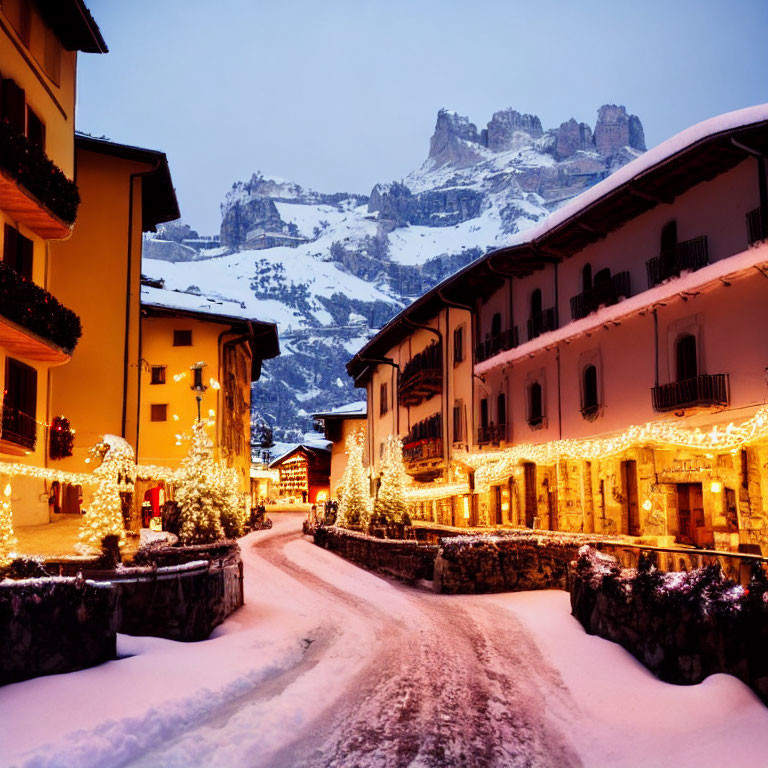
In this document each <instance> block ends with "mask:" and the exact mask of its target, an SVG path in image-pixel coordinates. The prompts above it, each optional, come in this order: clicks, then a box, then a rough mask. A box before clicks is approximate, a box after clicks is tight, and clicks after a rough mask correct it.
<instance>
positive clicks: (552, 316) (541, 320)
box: [528, 307, 557, 341]
mask: <svg viewBox="0 0 768 768" xmlns="http://www.w3.org/2000/svg"><path fill="white" fill-rule="evenodd" d="M556 329H557V312H556V311H555V308H554V307H550V308H549V309H545V310H544V311H543V312H540V313H539V314H538V315H533V317H531V319H530V320H528V341H530V340H531V339H535V338H536V337H537V336H541V334H542V333H547V332H548V331H554V330H556Z"/></svg>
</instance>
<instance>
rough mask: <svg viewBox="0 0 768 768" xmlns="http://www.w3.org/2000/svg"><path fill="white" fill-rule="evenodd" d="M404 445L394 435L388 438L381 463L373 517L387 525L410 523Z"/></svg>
mask: <svg viewBox="0 0 768 768" xmlns="http://www.w3.org/2000/svg"><path fill="white" fill-rule="evenodd" d="M406 477H407V475H406V473H405V464H404V463H403V444H402V443H401V442H400V440H398V439H397V437H395V436H394V435H389V437H387V442H386V443H385V445H384V456H383V457H382V461H381V485H380V486H379V495H378V496H377V497H376V501H375V502H374V504H373V516H374V518H376V519H377V520H381V522H383V523H385V524H386V525H391V524H392V523H403V522H406V521H407V522H410V518H409V517H408V507H407V504H406V502H405V485H406Z"/></svg>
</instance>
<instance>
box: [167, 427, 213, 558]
mask: <svg viewBox="0 0 768 768" xmlns="http://www.w3.org/2000/svg"><path fill="white" fill-rule="evenodd" d="M206 425H207V422H206V421H198V422H196V423H195V424H194V425H193V427H192V439H191V443H190V447H189V453H188V454H187V456H186V457H185V458H184V460H183V461H182V462H181V465H180V466H179V471H178V474H177V488H176V501H177V502H178V505H179V522H180V523H181V528H180V531H179V536H180V538H181V540H182V542H183V543H184V544H207V543H209V542H212V541H217V540H218V539H221V538H223V536H224V530H223V529H222V527H221V509H222V507H223V506H224V504H225V499H224V497H225V492H224V484H223V483H221V482H217V478H218V473H219V468H218V467H217V466H216V463H215V462H214V460H213V441H212V440H211V438H210V437H208V435H207V433H206V431H205V429H206Z"/></svg>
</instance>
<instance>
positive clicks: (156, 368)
mask: <svg viewBox="0 0 768 768" xmlns="http://www.w3.org/2000/svg"><path fill="white" fill-rule="evenodd" d="M150 376H151V378H150V380H149V383H150V384H165V366H164V365H153V366H152V368H151V371H150Z"/></svg>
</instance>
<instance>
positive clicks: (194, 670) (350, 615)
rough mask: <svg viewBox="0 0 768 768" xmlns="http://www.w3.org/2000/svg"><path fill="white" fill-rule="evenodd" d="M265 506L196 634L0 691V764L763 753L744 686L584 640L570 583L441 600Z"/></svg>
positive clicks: (386, 761) (357, 762) (670, 761)
mask: <svg viewBox="0 0 768 768" xmlns="http://www.w3.org/2000/svg"><path fill="white" fill-rule="evenodd" d="M274 519H275V525H274V528H273V529H272V530H270V531H260V532H256V533H253V534H250V535H248V536H247V537H245V538H244V539H242V540H241V546H242V548H243V558H244V563H245V585H246V605H245V606H244V607H243V608H241V609H240V610H239V611H237V612H236V613H235V614H233V615H232V616H231V617H230V618H229V619H228V620H227V621H226V622H225V623H224V624H223V625H222V626H221V627H219V628H218V629H217V630H216V631H215V632H214V635H213V636H212V638H211V639H210V640H208V641H205V642H201V643H176V642H172V641H169V640H162V639H159V638H133V637H128V636H124V635H121V636H119V641H118V651H119V654H120V656H121V658H120V659H118V660H116V661H113V662H109V663H107V664H104V665H102V666H100V667H96V668H93V669H90V670H84V671H82V672H75V673H71V674H68V675H58V676H50V677H44V678H38V679H36V680H31V681H27V682H24V683H19V684H16V685H9V686H6V687H4V688H3V689H2V690H0V743H2V744H3V747H4V748H3V753H2V758H0V763H2V765H4V766H5V765H13V766H36V768H43V767H44V766H48V767H51V768H52V767H53V766H62V767H63V766H67V768H77V767H80V766H82V767H83V768H85V767H86V766H90V767H93V768H95V767H96V766H99V768H107V767H109V766H126V765H130V766H135V767H143V768H149V767H150V766H193V765H194V766H196V765H205V766H213V767H216V766H222V767H223V766H271V767H273V768H278V767H281V768H282V767H288V766H366V767H368V766H371V767H373V766H533V767H535V766H558V768H559V767H560V766H577V765H585V766H617V767H619V766H626V767H627V768H630V767H631V766H637V765H639V764H642V765H643V766H646V767H649V766H667V765H676V766H687V765H699V766H707V765H714V764H716V762H717V759H716V758H717V757H718V756H725V755H726V754H728V755H729V756H730V758H731V759H732V760H733V761H734V764H741V765H748V764H751V765H757V764H759V763H760V759H761V758H760V756H761V755H764V754H765V753H766V750H768V712H767V711H766V709H765V707H764V706H763V705H762V704H761V703H760V702H759V701H758V699H757V698H756V696H755V695H754V694H753V693H752V692H751V691H750V690H749V689H748V688H747V687H746V686H744V685H743V684H742V683H740V682H739V681H737V680H735V679H733V678H731V677H728V676H726V675H715V676H712V677H710V678H709V679H707V680H706V681H705V682H704V683H703V684H701V685H699V686H690V687H681V686H672V685H667V684H664V683H661V682H659V681H658V680H657V679H656V678H654V677H653V676H652V675H651V674H650V673H648V672H647V671H646V670H645V669H643V668H642V667H641V666H640V665H639V664H638V663H637V662H635V660H634V659H632V657H631V656H629V655H628V654H627V653H626V652H624V651H623V650H622V649H621V648H619V647H617V646H616V645H614V644H612V643H609V642H606V641H604V640H601V639H599V638H595V637H589V636H587V635H585V634H584V632H583V630H582V629H581V627H580V625H578V623H577V622H576V621H575V620H574V619H573V618H572V617H571V616H570V615H569V606H568V597H567V595H566V594H565V593H562V592H529V593H517V594H500V595H486V596H442V595H436V594H434V593H432V592H431V591H430V589H429V587H428V585H421V586H420V585H416V586H406V585H401V584H398V583H395V582H392V581H390V580H388V579H384V578H381V577H379V576H377V575H374V574H372V573H368V572H366V571H364V570H361V569H359V568H357V567H356V566H354V565H352V564H350V563H348V562H346V561H345V560H342V559H341V558H338V557H337V556H336V555H334V554H331V553H329V552H327V551H325V550H322V549H319V548H317V547H315V546H314V544H313V543H312V542H311V540H310V539H309V538H306V537H304V536H302V533H301V522H302V519H303V515H302V514H297V513H281V514H276V515H274ZM619 703H621V706H618V704H619ZM672 711H675V712H679V717H677V718H675V719H671V718H669V717H668V713H669V712H672ZM683 735H684V736H685V738H684V739H683V738H682V736H683ZM713 760H714V762H713Z"/></svg>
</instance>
